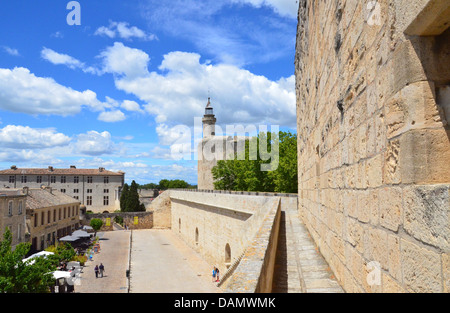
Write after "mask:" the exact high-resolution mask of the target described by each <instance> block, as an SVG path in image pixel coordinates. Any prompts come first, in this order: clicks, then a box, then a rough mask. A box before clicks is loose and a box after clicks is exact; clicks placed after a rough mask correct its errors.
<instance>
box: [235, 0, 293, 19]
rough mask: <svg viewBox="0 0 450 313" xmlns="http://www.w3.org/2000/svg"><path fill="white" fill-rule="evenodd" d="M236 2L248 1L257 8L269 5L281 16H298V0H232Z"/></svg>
mask: <svg viewBox="0 0 450 313" xmlns="http://www.w3.org/2000/svg"><path fill="white" fill-rule="evenodd" d="M231 1H232V2H234V3H247V4H250V5H252V6H254V7H256V8H260V7H262V6H267V7H270V8H272V9H273V10H274V11H275V12H276V13H278V14H279V15H281V16H285V17H290V18H296V17H297V13H298V0H231Z"/></svg>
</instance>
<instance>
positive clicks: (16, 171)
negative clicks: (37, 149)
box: [0, 168, 125, 176]
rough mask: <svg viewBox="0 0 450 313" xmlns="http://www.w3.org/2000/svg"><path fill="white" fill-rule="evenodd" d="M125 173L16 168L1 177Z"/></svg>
mask: <svg viewBox="0 0 450 313" xmlns="http://www.w3.org/2000/svg"><path fill="white" fill-rule="evenodd" d="M124 174H125V173H124V172H121V171H119V172H112V171H108V170H106V169H102V170H100V168H96V169H90V168H89V169H86V168H53V169H52V170H50V169H49V168H16V169H12V168H11V169H7V170H1V171H0V175H92V176H122V175H124Z"/></svg>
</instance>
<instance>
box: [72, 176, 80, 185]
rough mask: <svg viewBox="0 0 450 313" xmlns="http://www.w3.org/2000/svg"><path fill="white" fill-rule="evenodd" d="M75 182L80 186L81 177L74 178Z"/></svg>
mask: <svg viewBox="0 0 450 313" xmlns="http://www.w3.org/2000/svg"><path fill="white" fill-rule="evenodd" d="M73 182H74V183H75V184H78V183H79V182H80V177H78V176H74V177H73Z"/></svg>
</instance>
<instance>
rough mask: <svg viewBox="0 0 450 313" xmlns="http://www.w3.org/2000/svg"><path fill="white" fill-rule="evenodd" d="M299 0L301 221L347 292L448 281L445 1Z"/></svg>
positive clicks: (417, 288)
mask: <svg viewBox="0 0 450 313" xmlns="http://www.w3.org/2000/svg"><path fill="white" fill-rule="evenodd" d="M299 5H300V6H299V16H298V18H299V23H298V32H297V46H296V57H295V70H296V92H297V128H298V165H299V167H298V173H299V179H298V181H299V212H300V215H301V218H302V220H303V222H304V223H305V224H306V225H307V228H308V230H309V232H310V233H311V235H312V237H313V238H314V240H315V242H316V244H317V245H318V246H319V248H320V251H321V253H322V254H323V255H324V257H325V259H326V260H327V262H328V263H329V265H330V267H331V268H332V270H333V272H334V273H335V275H336V277H337V279H338V281H339V282H340V284H341V285H342V286H343V287H344V289H345V290H346V291H347V292H449V290H450V289H449V288H450V270H449V269H450V254H449V252H450V225H449V210H450V209H449V208H450V202H449V199H450V197H449V186H450V144H449V138H450V131H449V124H448V122H449V120H448V119H449V116H450V115H449V113H450V97H449V96H448V94H449V91H450V62H449V55H450V30H449V29H448V27H449V25H450V21H449V20H450V14H449V13H450V2H448V1H446V0H395V1H388V0H378V1H359V0H331V1H314V0H301V1H300V3H299Z"/></svg>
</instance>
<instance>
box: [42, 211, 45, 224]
mask: <svg viewBox="0 0 450 313" xmlns="http://www.w3.org/2000/svg"><path fill="white" fill-rule="evenodd" d="M44 215H45V212H42V213H41V225H44Z"/></svg>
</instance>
